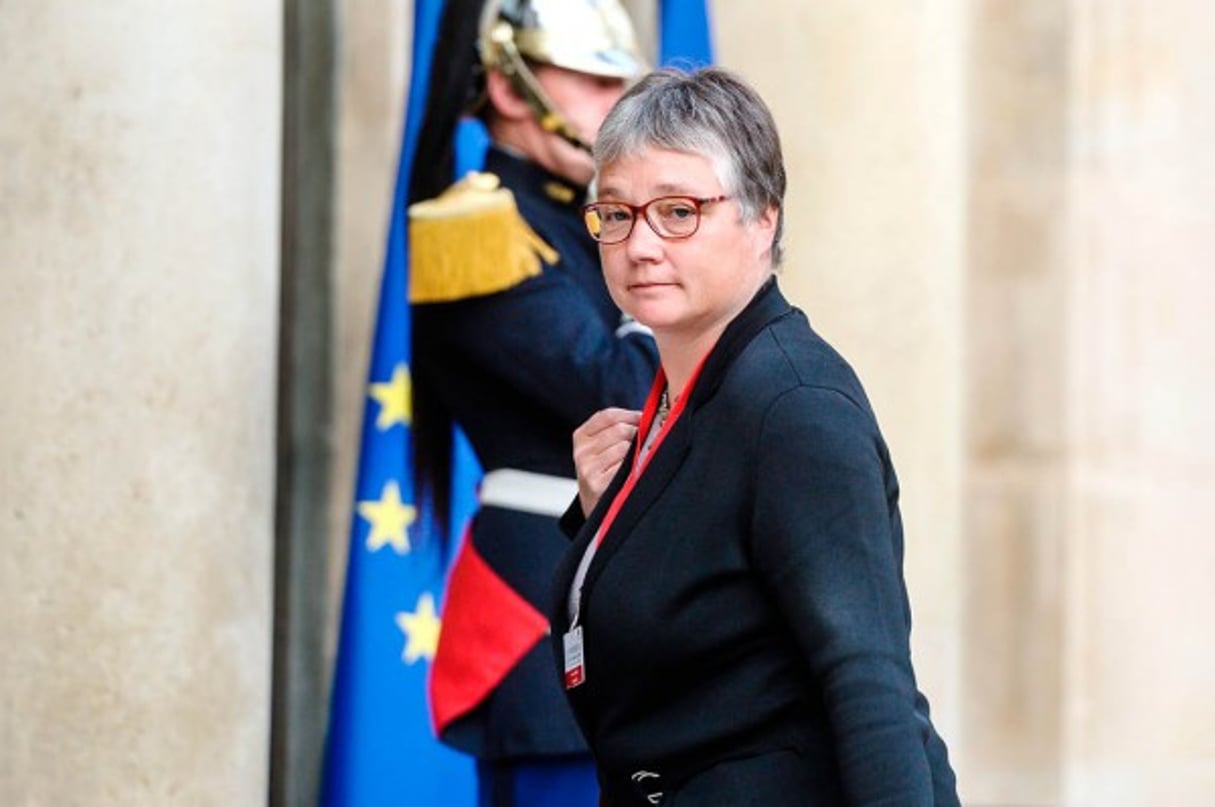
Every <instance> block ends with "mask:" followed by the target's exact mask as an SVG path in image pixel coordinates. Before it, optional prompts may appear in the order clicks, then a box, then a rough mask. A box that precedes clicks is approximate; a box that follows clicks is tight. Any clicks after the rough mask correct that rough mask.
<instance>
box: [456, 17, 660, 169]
mask: <svg viewBox="0 0 1215 807" xmlns="http://www.w3.org/2000/svg"><path fill="white" fill-rule="evenodd" d="M477 47H478V51H479V52H480V57H481V64H482V67H483V68H484V69H485V70H486V71H489V70H497V71H499V72H501V73H502V74H503V75H505V76H506V77H507V78H509V79H510V80H511V83H512V84H513V85H514V86H515V89H516V91H518V92H519V94H520V95H522V96H523V97H524V98H526V99H527V100H528V103H529V104H531V106H532V109H533V110H534V111H535V113H536V117H537V118H538V119H539V120H540V123H541V125H542V126H544V128H545V129H547V130H549V131H551V132H556V133H557V134H559V135H560V136H562V137H564V138H565V139H566V140H569V141H570V142H571V143H573V144H574V145H576V146H579V147H580V148H585V149H588V150H589V148H590V147H589V146H588V145H587V144H586V143H585V142H583V141H582V139H581V138H580V137H579V136H578V135H577V133H576V132H574V131H573V130H572V129H571V128H570V126H569V125H568V124H567V123H566V122H565V121H564V120H562V118H561V115H560V113H559V111H558V110H557V109H556V108H555V107H554V106H553V103H552V102H551V101H550V100H549V99H548V98H547V97H546V95H545V93H544V91H543V90H542V89H541V87H540V83H539V82H538V81H537V80H536V76H535V74H534V73H533V72H532V70H531V68H530V67H529V66H528V62H532V63H538V64H551V65H555V66H556V67H562V68H565V69H567V70H575V71H577V72H579V73H586V74H589V75H592V76H604V77H606V78H619V79H623V80H626V81H627V80H629V79H633V78H636V77H637V76H639V75H641V73H642V72H644V71H645V69H646V64H645V60H644V59H642V57H641V54H640V53H639V52H638V49H637V41H636V37H635V35H634V33H633V25H632V22H631V21H630V20H629V15H628V13H627V12H626V11H625V10H624V8H623V6H621V5H620V2H619V0H488V2H487V3H486V4H485V9H484V11H483V13H482V16H481V26H480V32H479V36H478V41H477Z"/></svg>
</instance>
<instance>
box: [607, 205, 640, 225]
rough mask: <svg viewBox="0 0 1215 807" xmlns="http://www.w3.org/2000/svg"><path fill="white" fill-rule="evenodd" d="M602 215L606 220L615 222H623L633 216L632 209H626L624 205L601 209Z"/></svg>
mask: <svg viewBox="0 0 1215 807" xmlns="http://www.w3.org/2000/svg"><path fill="white" fill-rule="evenodd" d="M600 215H601V216H602V217H603V220H604V221H610V222H612V223H614V224H623V223H624V222H627V221H628V220H629V219H631V218H632V217H633V213H632V211H630V210H625V209H624V208H622V207H619V208H608V209H607V210H601V211H600Z"/></svg>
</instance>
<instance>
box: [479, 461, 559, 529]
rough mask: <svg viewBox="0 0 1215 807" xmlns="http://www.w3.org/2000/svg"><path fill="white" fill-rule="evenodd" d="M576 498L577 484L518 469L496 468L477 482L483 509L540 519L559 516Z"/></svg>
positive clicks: (556, 477) (557, 477)
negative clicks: (539, 517) (530, 515)
mask: <svg viewBox="0 0 1215 807" xmlns="http://www.w3.org/2000/svg"><path fill="white" fill-rule="evenodd" d="M577 495H578V482H577V481H575V480H573V479H566V478H565V477H564V476H549V475H548V474H538V473H533V472H532V471H520V470H519V469H518V468H498V469H497V470H494V471H490V472H489V473H487V474H485V476H484V477H482V478H481V488H480V490H479V491H478V495H477V498H478V500H479V501H480V502H481V505H482V506H483V507H503V508H506V509H507V510H522V511H523V512H525V513H537V514H539V515H542V516H553V517H554V518H557V517H559V516H561V515H562V514H563V513H564V512H565V511H566V508H568V507H569V506H570V502H572V501H573V500H574V497H575V496H577Z"/></svg>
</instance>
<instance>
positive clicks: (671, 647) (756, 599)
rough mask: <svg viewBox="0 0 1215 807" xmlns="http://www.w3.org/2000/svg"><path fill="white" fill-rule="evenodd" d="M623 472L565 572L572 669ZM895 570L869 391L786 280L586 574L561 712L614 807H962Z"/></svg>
mask: <svg viewBox="0 0 1215 807" xmlns="http://www.w3.org/2000/svg"><path fill="white" fill-rule="evenodd" d="M634 450H635V447H634ZM631 459H632V455H631V454H630V457H629V458H628V459H627V460H626V461H625V464H624V465H622V470H621V473H619V474H618V475H617V477H616V479H615V480H614V482H613V484H612V486H611V488H609V490H608V491H607V493H605V495H604V496H603V498H602V500H601V501H600V503H599V505H598V506H597V508H596V510H595V511H594V512H593V513H592V514H591V516H590V518H589V519H587V521H586V523H585V524H582V525H581V529H580V530H579V531H578V533H577V536H576V539H575V541H574V543H573V545H572V547H571V548H570V550H569V551H568V552H567V554H566V557H565V559H564V561H563V563H562V566H561V568H560V569H559V571H558V577H557V583H556V596H555V597H554V599H553V604H552V606H551V608H550V620H551V622H552V626H553V642H554V649H555V650H556V652H557V656H558V663H559V664H560V661H561V637H562V634H563V633H565V631H566V630H567V629H568V626H569V625H568V623H569V618H568V613H567V607H566V606H567V599H566V597H567V596H568V593H569V587H570V584H571V581H572V579H573V576H574V570H575V569H576V567H577V565H578V561H579V560H580V559H581V557H582V555H583V553H584V551H585V549H586V547H587V543H588V541H590V540H591V538H592V536H593V535H594V533H595V532H596V531H597V529H598V526H599V524H600V521H601V520H602V518H603V515H604V512H605V510H606V509H607V506H608V504H609V503H610V502H611V500H612V498H613V497H614V495H615V492H616V491H617V490H619V488H620V486H621V484H622V482H623V479H624V476H625V469H627V468H628V465H629V462H631ZM579 520H580V519H579V518H578V511H577V510H576V508H571V510H570V512H568V513H567V515H566V523H567V525H574V526H576V525H577V522H578V521H579ZM902 562H903V533H902V524H901V520H900V517H899V509H898V483H897V482H896V479H895V474H894V469H893V467H892V466H891V462H890V457H889V454H888V452H887V449H886V445H885V442H884V441H883V439H882V436H881V433H880V431H879V429H878V425H877V422H876V420H875V419H874V415H873V413H872V411H871V410H870V407H869V403H868V400H867V399H866V396H865V393H864V391H863V389H862V388H861V384H860V382H859V381H858V379H857V378H856V376H855V375H854V373H853V372H852V370H851V368H850V367H849V366H848V364H847V363H846V362H845V361H844V359H843V358H842V357H840V355H839V354H838V353H836V352H835V350H833V349H832V348H831V347H830V346H829V345H828V344H827V343H826V342H825V341H823V340H822V339H821V338H820V337H819V336H818V335H817V334H815V333H814V331H813V330H812V329H811V328H810V325H809V322H808V321H807V320H806V318H805V316H804V315H803V314H802V313H801V312H800V311H798V310H796V309H794V308H792V307H790V306H789V304H788V303H787V302H786V301H785V299H784V298H783V297H782V296H781V294H780V292H779V290H778V288H777V286H776V283H775V281H773V282H771V283H769V284H768V285H767V286H765V288H764V289H763V290H761V291H760V293H759V294H758V295H757V296H756V298H755V299H754V300H753V301H752V302H751V303H750V304H749V305H748V307H747V308H746V309H745V310H744V311H743V312H742V313H741V314H740V315H739V316H738V317H737V318H736V319H735V320H734V321H733V322H732V323H731V324H730V325H729V327H728V328H727V329H726V331H725V333H724V334H723V335H722V337H721V339H720V340H719V342H718V344H717V346H716V347H715V348H714V349H713V351H712V354H711V355H710V357H709V359H708V361H707V362H706V364H705V367H704V370H703V371H702V373H701V376H700V378H699V380H698V382H697V383H696V385H695V388H694V389H693V391H692V392H691V397H690V399H689V401H688V404H687V408H686V410H685V412H684V414H683V416H682V417H680V419H679V420H678V421H676V423H675V424H674V425H673V427H672V429H671V431H670V433H669V434H668V435H667V437H666V439H665V441H664V442H663V443H662V444H661V445H660V446H659V448H658V449H657V450H656V452H655V453H654V455H653V456H652V457H651V458H650V461H649V465H648V467H647V468H646V470H645V472H644V474H643V476H642V477H641V479H640V480H639V482H638V483H637V485H636V487H635V488H634V490H633V492H632V494H631V495H630V497H629V499H628V500H627V502H626V503H625V505H624V506H623V508H622V509H621V511H620V513H619V515H618V516H617V518H616V520H615V521H614V522H613V524H612V525H611V527H610V529H609V531H608V532H607V534H606V536H605V537H604V539H603V542H602V544H601V545H600V547H599V549H598V552H597V553H596V555H595V558H594V560H593V561H592V563H591V565H590V568H589V570H588V572H587V576H586V580H585V583H584V586H583V590H582V597H581V604H580V617H579V619H580V622H581V624H582V625H583V633H584V637H583V638H584V651H585V676H586V681H585V683H584V684H582V685H581V686H578V687H576V688H575V689H573V690H571V691H569V693H568V695H569V696H570V699H571V703H572V704H573V706H574V709H575V713H576V714H577V716H578V719H579V722H580V723H581V725H582V728H583V731H584V732H585V733H586V735H587V737H588V739H589V742H590V745H591V749H592V751H593V753H594V754H595V757H596V760H597V762H598V764H599V767H600V775H601V783H602V785H603V789H604V792H605V797H606V803H607V804H609V805H613V807H615V806H616V805H630V804H650V803H657V802H655V801H652V800H648V799H647V798H646V797H647V796H654V795H655V794H657V793H659V792H661V793H663V794H665V798H664V800H662V801H661V803H662V804H672V803H674V804H679V805H684V804H690V805H696V807H707V806H709V805H723V806H724V805H731V806H733V805H739V804H762V805H765V807H780V806H781V805H809V804H814V805H843V804H883V805H895V804H897V805H911V804H916V805H931V804H937V805H954V804H957V803H958V800H957V795H956V790H955V782H954V774H953V771H952V770H951V768H950V765H949V761H948V757H947V753H946V748H945V745H944V743H943V742H942V741H941V739H940V737H939V736H938V735H937V734H936V732H935V730H934V729H933V727H932V724H931V722H930V721H929V716H928V705H927V702H926V701H925V699H924V698H923V696H922V695H921V694H920V693H919V692H918V691H917V688H916V682H915V677H914V674H913V671H912V665H911V658H910V649H909V634H910V629H911V617H910V610H909V606H908V599H907V594H906V589H905V586H904V581H903V574H902Z"/></svg>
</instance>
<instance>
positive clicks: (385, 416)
mask: <svg viewBox="0 0 1215 807" xmlns="http://www.w3.org/2000/svg"><path fill="white" fill-rule="evenodd" d="M368 394H369V395H371V397H372V398H374V399H375V401H376V403H378V404H379V405H380V414H379V415H378V416H377V417H376V419H375V427H376V428H377V429H379V430H380V431H382V432H384V431H388V430H389V429H390V428H392V427H393V426H394V425H396V424H397V423H400V424H401V425H409V422H410V421H411V420H413V411H412V407H411V405H410V378H409V368H408V367H406V366H405V365H404V364H398V365H397V366H396V369H395V370H393V371H392V380H390V381H388V382H378V383H373V384H371V389H370V390H369V391H368Z"/></svg>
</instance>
